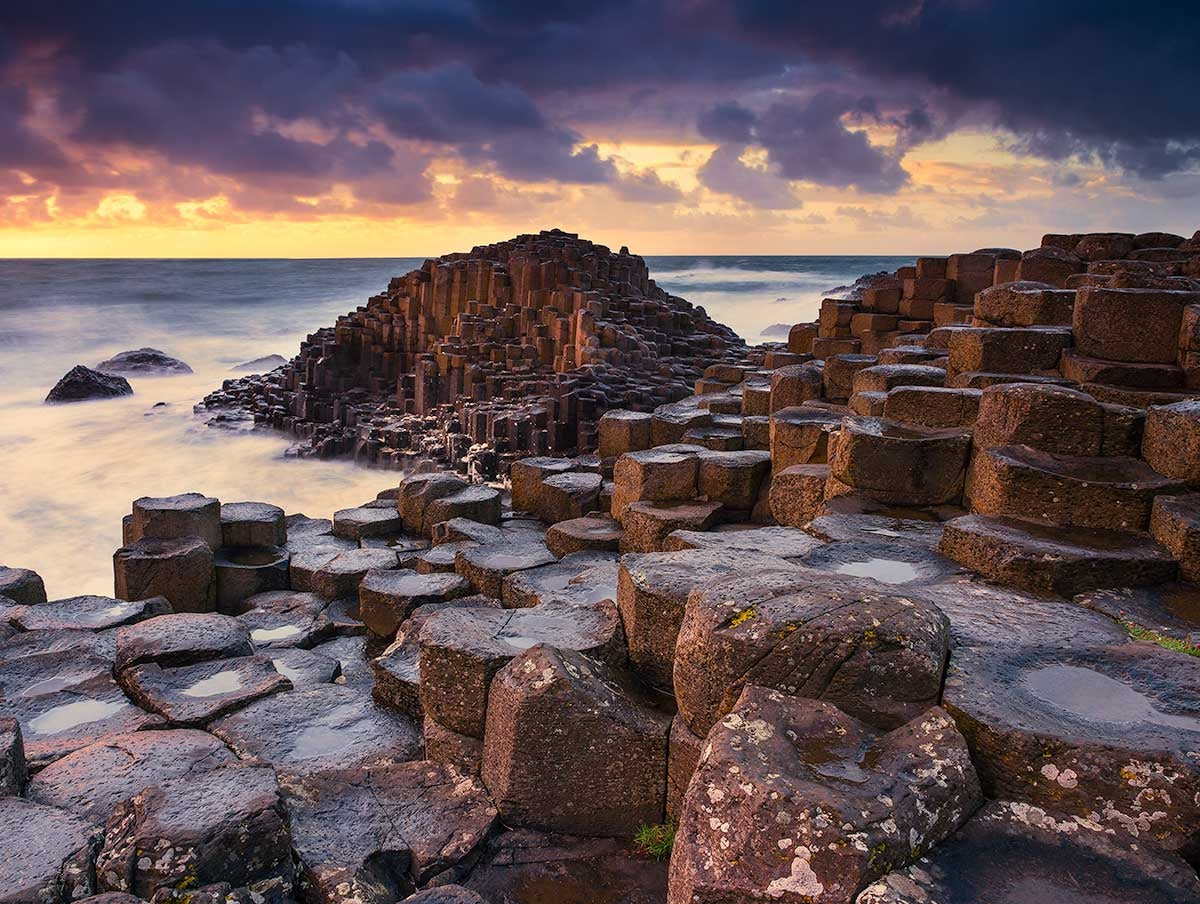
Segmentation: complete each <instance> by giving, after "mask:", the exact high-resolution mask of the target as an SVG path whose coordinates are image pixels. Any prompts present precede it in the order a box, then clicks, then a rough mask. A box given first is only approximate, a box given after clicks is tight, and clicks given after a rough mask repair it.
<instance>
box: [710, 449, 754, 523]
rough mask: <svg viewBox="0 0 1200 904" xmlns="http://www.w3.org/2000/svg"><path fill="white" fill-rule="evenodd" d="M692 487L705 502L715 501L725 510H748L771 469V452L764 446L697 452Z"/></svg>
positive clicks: (752, 506) (752, 505) (751, 507)
mask: <svg viewBox="0 0 1200 904" xmlns="http://www.w3.org/2000/svg"><path fill="white" fill-rule="evenodd" d="M697 458H698V460H699V467H698V470H697V474H696V489H697V491H698V492H699V494H700V496H702V497H704V498H705V499H707V500H708V501H709V502H719V503H721V505H722V507H723V508H725V509H727V510H729V511H750V510H751V509H753V508H754V503H755V502H756V501H757V500H758V496H759V490H760V488H761V486H762V482H763V480H765V479H766V478H767V477H768V475H769V474H770V473H771V455H770V453H769V452H767V451H766V450H746V451H741V452H701V453H700V454H699V455H698V456H697Z"/></svg>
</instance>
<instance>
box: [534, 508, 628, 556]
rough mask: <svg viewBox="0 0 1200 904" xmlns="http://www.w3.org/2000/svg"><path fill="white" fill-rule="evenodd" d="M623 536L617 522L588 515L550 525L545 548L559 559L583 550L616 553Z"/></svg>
mask: <svg viewBox="0 0 1200 904" xmlns="http://www.w3.org/2000/svg"><path fill="white" fill-rule="evenodd" d="M624 536H625V529H624V528H623V527H621V525H620V523H619V522H618V521H616V520H614V519H613V518H610V517H607V516H604V515H590V516H588V517H585V518H572V519H570V520H567V521H559V522H558V523H557V524H554V525H551V527H550V528H549V529H548V530H547V531H546V548H547V549H549V550H550V552H552V553H553V554H554V555H556V556H560V557H561V556H566V555H570V554H571V553H574V552H582V551H585V550H605V551H610V552H616V551H617V549H619V548H620V545H621V538H622V537H624Z"/></svg>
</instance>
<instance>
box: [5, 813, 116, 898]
mask: <svg viewBox="0 0 1200 904" xmlns="http://www.w3.org/2000/svg"><path fill="white" fill-rule="evenodd" d="M95 847H96V839H95V838H94V836H93V833H92V827H91V826H90V825H89V824H88V823H87V822H86V821H85V820H82V819H80V818H78V817H76V816H73V815H71V814H70V813H66V812H64V811H63V810H59V809H56V808H54V807H46V806H42V805H41V804H36V803H33V802H32V801H28V800H23V799H21V798H19V797H0V850H3V851H4V857H3V858H0V888H2V889H3V895H4V897H3V900H4V901H6V902H9V901H11V902H13V904H23V902H26V901H28V902H37V904H41V902H43V901H49V902H53V901H65V900H68V896H71V897H73V898H82V897H84V896H86V895H89V894H91V893H92V892H94V891H95V886H94V885H93V882H92V874H91V859H92V856H93V852H94V848H95Z"/></svg>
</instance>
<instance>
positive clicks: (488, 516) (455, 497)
mask: <svg viewBox="0 0 1200 904" xmlns="http://www.w3.org/2000/svg"><path fill="white" fill-rule="evenodd" d="M451 518H470V519H471V520H472V521H478V522H480V523H482V524H498V523H499V521H500V491H499V490H497V489H495V488H494V487H489V486H484V485H482V484H473V485H471V486H466V487H463V488H462V489H460V490H458V491H457V492H454V493H450V494H448V495H445V496H439V497H438V498H437V499H434V500H432V501H431V502H430V503H429V504H428V505H427V506H426V507H425V512H424V523H425V524H426V525H427V527H428V528H429V530H432V529H433V525H435V524H438V523H439V522H441V521H449V520H450V519H451ZM428 532H429V531H426V533H428Z"/></svg>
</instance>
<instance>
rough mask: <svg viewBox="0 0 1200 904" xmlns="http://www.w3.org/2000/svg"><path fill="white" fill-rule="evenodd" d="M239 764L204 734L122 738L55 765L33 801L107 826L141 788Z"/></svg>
mask: <svg viewBox="0 0 1200 904" xmlns="http://www.w3.org/2000/svg"><path fill="white" fill-rule="evenodd" d="M235 759H236V758H235V757H234V755H233V753H232V752H230V750H229V748H227V747H226V746H225V745H224V744H222V743H221V742H220V741H219V740H217V739H216V738H214V737H213V736H212V735H210V734H208V733H207V732H203V731H195V730H192V729H176V730H174V731H135V732H131V733H129V734H118V735H113V736H111V737H107V738H105V739H103V740H102V741H98V742H96V743H95V744H89V745H88V746H86V747H82V748H80V749H79V750H76V751H75V752H74V753H71V754H69V755H67V756H65V757H63V758H62V759H60V760H58V761H57V762H54V763H51V764H50V765H49V766H47V767H46V768H45V769H43V770H41V771H40V772H39V773H38V774H37V775H35V776H34V777H33V779H32V780H31V781H30V783H29V789H28V797H29V799H30V800H33V801H36V802H37V803H40V804H45V805H47V806H52V807H60V808H61V809H64V810H68V811H70V812H71V813H73V814H74V815H76V816H78V817H80V818H82V819H85V820H87V821H88V822H89V823H91V824H93V825H103V824H104V823H105V822H107V821H108V818H109V816H110V815H111V814H112V811H113V809H114V808H115V807H116V806H117V804H119V803H120V802H121V801H123V800H126V799H127V798H130V797H133V796H134V795H135V794H137V793H138V792H140V791H141V790H142V789H144V788H147V787H149V786H150V785H154V784H157V783H159V782H161V781H164V780H166V779H169V778H181V777H184V776H188V775H198V774H200V773H202V772H205V771H207V770H209V769H215V768H217V767H218V766H221V765H222V764H224V763H230V762H233V761H234V760H235Z"/></svg>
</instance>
